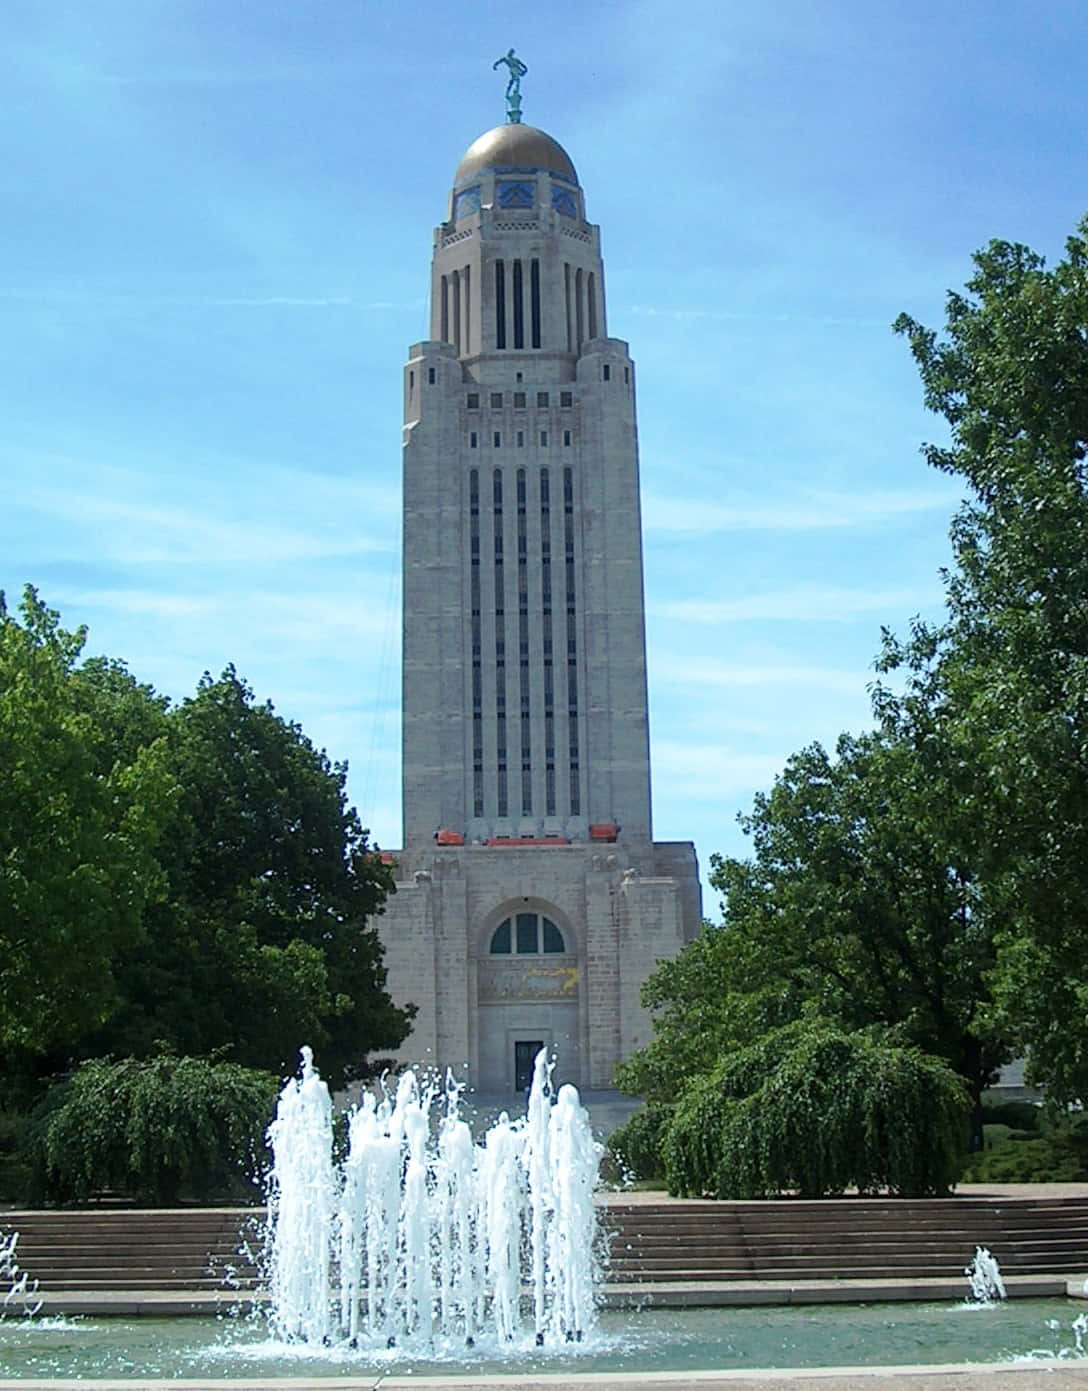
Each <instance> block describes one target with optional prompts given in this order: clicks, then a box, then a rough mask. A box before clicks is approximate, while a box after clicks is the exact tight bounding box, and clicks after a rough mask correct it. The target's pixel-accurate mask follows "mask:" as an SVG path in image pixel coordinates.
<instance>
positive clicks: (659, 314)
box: [626, 304, 888, 333]
mask: <svg viewBox="0 0 1088 1391" xmlns="http://www.w3.org/2000/svg"><path fill="white" fill-rule="evenodd" d="M626 312H627V313H628V314H630V315H632V317H636V318H643V319H668V320H670V321H671V322H673V323H692V322H702V321H708V322H714V323H718V322H727V323H758V324H798V323H804V324H834V325H837V326H840V327H845V328H875V329H879V330H880V331H881V332H882V333H887V331H888V321H887V319H885V318H880V319H878V318H875V317H874V318H871V319H870V318H852V317H849V316H846V315H838V314H793V313H791V314H766V313H758V314H757V313H749V314H745V313H737V312H735V311H733V310H725V309H706V308H699V309H679V308H676V309H657V308H654V307H652V306H650V305H646V304H631V305H628V307H627V311H626Z"/></svg>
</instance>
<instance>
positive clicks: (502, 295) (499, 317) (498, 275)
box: [495, 261, 506, 348]
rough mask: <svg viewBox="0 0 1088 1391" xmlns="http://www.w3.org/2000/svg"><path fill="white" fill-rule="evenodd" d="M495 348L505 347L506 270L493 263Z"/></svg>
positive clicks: (501, 265)
mask: <svg viewBox="0 0 1088 1391" xmlns="http://www.w3.org/2000/svg"><path fill="white" fill-rule="evenodd" d="M495 347H496V348H505V347H506V268H505V266H504V265H503V263H502V261H496V262H495Z"/></svg>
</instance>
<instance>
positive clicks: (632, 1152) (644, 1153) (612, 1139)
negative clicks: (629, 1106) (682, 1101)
mask: <svg viewBox="0 0 1088 1391" xmlns="http://www.w3.org/2000/svg"><path fill="white" fill-rule="evenodd" d="M670 1114H671V1113H670V1112H669V1111H665V1110H662V1109H661V1108H660V1107H654V1106H643V1107H642V1108H641V1109H640V1110H638V1111H636V1112H635V1114H634V1115H633V1116H632V1117H631V1118H630V1120H627V1121H624V1123H623V1125H621V1126H618V1127H617V1128H616V1129H615V1130H614V1131H613V1132H612V1134H611V1135H610V1136H609V1137H608V1153H609V1155H610V1156H611V1157H612V1160H613V1161H614V1163H615V1166H616V1168H617V1170H618V1171H619V1173H620V1174H621V1175H622V1176H623V1177H625V1178H627V1177H630V1178H639V1179H663V1178H664V1177H665V1169H664V1166H663V1164H662V1162H661V1133H662V1130H663V1128H664V1126H665V1125H666V1124H667V1123H668V1120H669V1116H670Z"/></svg>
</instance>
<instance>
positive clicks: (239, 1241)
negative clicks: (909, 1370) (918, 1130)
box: [0, 1198, 1088, 1292]
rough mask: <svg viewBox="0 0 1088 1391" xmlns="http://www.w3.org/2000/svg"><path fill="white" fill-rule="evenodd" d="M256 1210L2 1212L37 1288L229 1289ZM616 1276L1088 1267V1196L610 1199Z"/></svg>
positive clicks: (847, 1275) (751, 1276)
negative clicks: (988, 1261) (984, 1265)
mask: <svg viewBox="0 0 1088 1391" xmlns="http://www.w3.org/2000/svg"><path fill="white" fill-rule="evenodd" d="M262 1219H263V1214H262V1213H261V1212H260V1211H257V1210H253V1209H218V1210H207V1209H191V1210H174V1211H169V1212H156V1211H136V1210H102V1211H92V1212H79V1213H75V1212H63V1211H50V1212H19V1213H14V1212H9V1213H4V1214H0V1231H8V1230H12V1229H14V1230H16V1231H19V1233H20V1241H19V1246H18V1251H17V1254H18V1258H19V1263H20V1266H21V1267H22V1269H23V1270H25V1271H26V1272H27V1273H28V1274H29V1275H30V1276H31V1277H35V1278H37V1279H38V1281H39V1284H40V1285H41V1287H42V1288H43V1289H51V1290H55V1291H57V1292H62V1291H64V1290H77V1289H82V1290H93V1291H101V1290H109V1289H112V1290H118V1291H130V1290H165V1291H170V1290H176V1291H178V1292H185V1291H195V1290H205V1291H213V1290H226V1289H227V1288H230V1287H237V1288H242V1289H246V1288H251V1287H252V1286H253V1284H254V1283H255V1272H254V1263H253V1260H251V1259H249V1257H250V1256H251V1255H252V1256H253V1257H255V1258H259V1255H260V1249H261V1243H262ZM601 1223H602V1227H603V1228H604V1229H605V1230H606V1232H607V1233H608V1234H609V1246H610V1250H611V1262H610V1265H609V1268H608V1277H607V1278H608V1279H609V1280H610V1281H612V1282H613V1283H621V1282H623V1283H639V1282H642V1283H645V1282H647V1281H659V1282H662V1283H670V1282H675V1281H692V1280H695V1281H699V1280H713V1281H752V1280H782V1281H797V1280H819V1279H820V1278H827V1279H832V1280H849V1279H872V1278H874V1277H876V1278H880V1277H884V1276H886V1277H888V1278H900V1279H931V1278H944V1279H958V1278H960V1277H961V1273H962V1271H963V1268H964V1266H965V1265H966V1264H967V1262H968V1261H969V1260H970V1259H971V1256H972V1255H973V1253H974V1248H975V1246H976V1245H983V1246H988V1247H989V1248H990V1249H991V1250H992V1251H993V1252H994V1254H995V1255H996V1256H997V1258H998V1260H999V1261H1000V1263H1001V1266H1002V1268H1003V1269H1004V1270H1005V1271H1006V1272H1007V1273H1010V1274H1017V1275H1048V1274H1051V1275H1061V1274H1067V1273H1068V1274H1078V1273H1080V1272H1082V1271H1083V1270H1084V1269H1085V1267H1086V1266H1088V1198H1080V1199H1058V1200H1040V1199H1032V1198H1024V1199H1019V1198H1018V1199H997V1198H995V1199H993V1200H990V1199H970V1200H964V1201H959V1200H954V1199H953V1200H934V1201H930V1202H916V1201H913V1200H909V1201H908V1200H904V1201H887V1200H881V1199H841V1200H830V1201H827V1202H812V1201H809V1200H775V1201H770V1202H723V1203H714V1202H699V1203H683V1204H670V1203H653V1204H641V1203H640V1204H634V1203H632V1204H628V1205H623V1204H617V1205H611V1206H609V1207H608V1208H606V1209H604V1210H603V1211H602V1213H601Z"/></svg>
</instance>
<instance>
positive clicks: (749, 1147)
mask: <svg viewBox="0 0 1088 1391" xmlns="http://www.w3.org/2000/svg"><path fill="white" fill-rule="evenodd" d="M967 1106H968V1100H967V1093H966V1090H965V1088H964V1086H963V1081H962V1079H961V1078H959V1077H957V1076H956V1074H955V1073H954V1072H953V1071H952V1069H951V1068H950V1067H948V1065H947V1064H946V1063H943V1062H941V1061H939V1060H938V1059H936V1058H932V1057H927V1056H926V1055H925V1054H923V1053H921V1052H920V1051H919V1050H918V1049H915V1048H901V1047H896V1046H894V1045H892V1044H889V1043H888V1042H887V1041H885V1040H884V1039H882V1038H874V1037H872V1036H871V1035H869V1034H867V1033H863V1032H844V1031H842V1030H840V1029H836V1028H835V1027H834V1026H832V1025H830V1024H828V1023H827V1021H825V1020H820V1019H815V1020H806V1021H800V1022H798V1023H795V1024H789V1025H786V1026H785V1027H784V1028H782V1029H778V1030H775V1031H773V1032H771V1033H769V1034H767V1035H765V1036H764V1037H763V1038H761V1039H759V1040H758V1041H757V1042H756V1043H754V1044H751V1045H750V1046H749V1047H747V1048H744V1049H740V1050H738V1051H736V1052H734V1053H731V1054H729V1055H727V1056H725V1057H723V1058H721V1059H719V1061H718V1062H717V1063H716V1064H715V1066H714V1067H713V1068H711V1069H710V1070H709V1071H708V1072H704V1073H701V1074H700V1075H699V1076H698V1077H696V1078H694V1079H693V1080H692V1082H690V1083H689V1084H688V1086H687V1087H686V1088H685V1089H684V1091H683V1093H682V1094H681V1096H680V1099H679V1101H678V1104H677V1106H676V1110H675V1113H674V1114H673V1116H672V1118H671V1119H670V1121H669V1123H668V1125H667V1127H666V1128H665V1131H664V1134H663V1139H662V1144H661V1150H662V1155H663V1159H664V1167H665V1173H666V1177H667V1179H668V1183H669V1189H670V1191H671V1192H673V1193H678V1194H680V1195H682V1196H696V1197H698V1196H701V1195H702V1194H704V1193H709V1194H711V1195H712V1196H714V1197H719V1198H763V1197H767V1196H769V1195H773V1194H780V1193H788V1192H793V1191H797V1192H799V1193H801V1194H802V1196H804V1197H810V1198H817V1197H824V1196H828V1195H835V1194H840V1193H843V1192H844V1191H845V1190H846V1189H847V1188H857V1189H858V1190H859V1191H860V1192H862V1193H871V1192H876V1191H878V1190H880V1189H888V1190H889V1191H891V1192H893V1193H898V1194H901V1195H902V1196H904V1197H922V1196H927V1195H931V1194H941V1193H945V1192H947V1191H948V1189H949V1188H950V1187H951V1185H952V1184H953V1183H954V1182H955V1180H956V1178H957V1177H958V1175H959V1171H960V1168H961V1166H962V1162H963V1128H964V1122H965V1118H966V1112H967Z"/></svg>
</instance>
